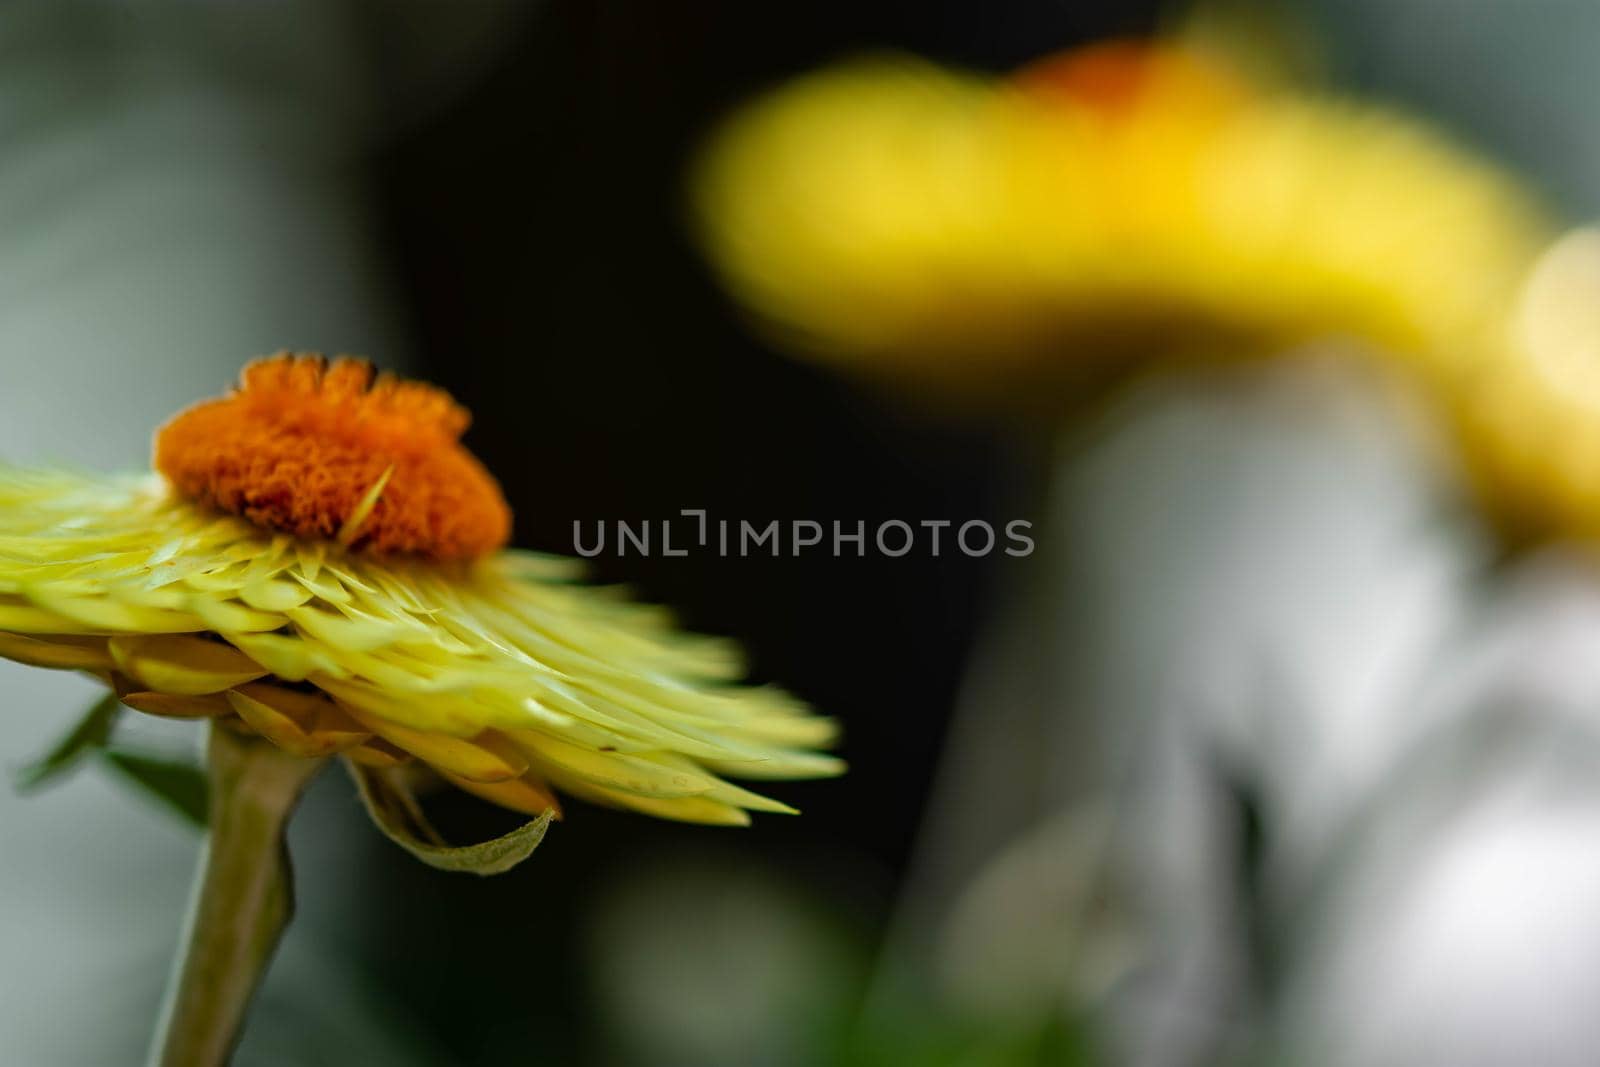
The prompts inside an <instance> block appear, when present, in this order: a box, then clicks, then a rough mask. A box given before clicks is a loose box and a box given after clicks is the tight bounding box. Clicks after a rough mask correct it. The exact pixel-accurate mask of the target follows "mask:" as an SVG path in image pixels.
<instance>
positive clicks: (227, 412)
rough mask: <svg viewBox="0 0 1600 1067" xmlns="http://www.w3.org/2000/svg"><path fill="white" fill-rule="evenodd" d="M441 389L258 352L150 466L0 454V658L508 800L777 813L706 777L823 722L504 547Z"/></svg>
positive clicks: (794, 774) (806, 754)
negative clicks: (84, 468) (56, 466)
mask: <svg viewBox="0 0 1600 1067" xmlns="http://www.w3.org/2000/svg"><path fill="white" fill-rule="evenodd" d="M466 424H467V415H466V413H465V411H463V410H462V409H461V408H460V407H458V406H457V405H455V404H454V403H453V402H452V401H451V400H450V398H449V397H448V396H446V395H445V394H444V393H443V392H441V391H439V390H437V389H433V388H431V387H429V386H425V385H421V384H417V383H412V382H402V381H399V380H397V379H394V378H391V377H388V376H385V375H376V376H375V375H374V374H373V372H372V371H371V369H370V368H369V367H368V366H367V365H366V364H364V363H360V362H357V361H353V360H339V361H336V362H333V363H331V364H330V363H328V362H327V361H325V360H322V359H321V358H319V357H308V356H296V355H280V356H277V357H274V358H271V359H268V360H264V361H261V362H258V363H256V364H253V365H252V366H250V367H249V368H247V369H246V370H245V372H244V375H243V379H242V383H241V386H240V388H239V389H238V390H237V391H236V392H235V393H233V394H232V395H230V396H228V397H226V398H223V399H221V400H215V401H210V402H207V403H204V404H201V405H198V406H197V407H194V408H191V409H190V410H189V411H186V412H184V413H183V414H181V415H179V416H178V417H177V418H175V419H174V420H172V421H171V422H170V423H168V424H167V426H165V427H164V428H163V429H162V430H161V431H160V433H159V434H158V436H157V440H156V466H157V468H158V472H159V473H157V474H153V475H144V476H138V477H131V478H105V477H91V476H84V475H79V474H68V473H62V472H48V471H37V470H23V469H17V468H13V467H0V656H5V657H8V658H11V659H15V660H20V661H22V662H24V663H31V664H36V665H39V666H45V667H56V668H66V669H75V670H81V671H87V672H90V673H92V674H94V675H96V676H98V677H100V678H102V679H103V680H104V681H105V682H106V683H107V684H108V685H110V686H111V687H112V688H113V689H114V691H115V692H116V694H117V695H118V697H119V698H120V699H121V701H122V702H123V703H124V704H126V705H128V706H129V707H132V708H135V709H138V710H141V711H144V712H148V713H150V714H153V715H162V716H176V717H180V718H215V719H220V720H223V721H225V722H226V723H228V724H230V725H232V726H234V727H235V728H237V729H239V730H241V731H247V732H250V733H254V734H258V735H260V736H261V737H263V738H265V739H266V740H268V741H270V742H272V743H273V744H275V745H277V746H278V747H280V748H282V749H284V750H286V751H288V752H291V753H295V754H297V755H303V756H306V757H319V756H325V755H329V754H332V753H342V754H343V755H344V756H345V757H346V758H347V759H349V760H351V761H353V762H355V763H358V764H364V765H368V766H393V765H395V764H398V763H402V762H406V761H410V760H413V759H414V760H416V761H419V762H421V763H422V764H425V765H427V766H428V767H431V768H432V769H433V770H435V771H437V772H438V773H439V775H441V776H442V777H444V778H445V779H447V780H448V781H450V782H453V783H455V784H456V785H458V786H460V787H461V788H463V789H465V790H468V791H469V792H472V793H476V794H478V795H479V796H482V797H484V798H486V799H488V800H491V801H493V802H495V803H497V804H501V805H504V806H505V807H508V808H512V809H515V810H518V811H524V812H529V813H535V814H536V813H541V812H544V811H546V810H549V809H552V808H556V807H557V806H558V805H557V801H556V798H555V796H554V792H553V791H554V790H559V791H561V792H565V793H568V794H571V795H573V796H578V797H582V798H584V799H588V800H593V801H596V802H598V803H602V804H608V805H612V806H616V807H622V808H628V809H631V810H634V811H640V812H644V813H647V814H651V815H658V816H662V817H665V818H672V819H683V820H688V821H696V822H707V823H734V824H736V823H743V822H746V821H748V817H747V815H746V811H747V810H760V811H783V810H788V809H786V808H785V806H784V805H782V804H780V803H778V802H776V801H772V800H769V799H766V798H764V797H761V796H759V795H757V794H755V793H752V792H749V791H747V790H745V789H742V788H739V787H737V786H735V785H733V784H732V783H730V782H728V781H726V780H724V778H723V777H722V776H723V775H725V774H726V775H730V776H737V777H747V778H798V777H810V776H818V775H827V774H834V773H837V772H838V771H839V770H841V769H842V764H840V763H839V761H838V760H836V759H835V758H833V757H831V756H828V755H824V754H821V753H819V752H817V751H815V749H816V748H817V747H818V746H824V745H826V744H827V743H829V742H830V741H831V739H832V738H833V735H834V727H833V724H832V723H831V722H830V721H829V720H826V719H822V718H818V717H816V716H814V715H812V714H811V713H810V712H809V711H808V710H807V709H806V708H805V707H804V706H803V705H802V704H800V703H799V702H798V701H796V700H794V699H793V698H791V697H789V696H788V695H787V694H785V693H783V692H781V691H778V690H775V689H770V688H750V687H742V686H738V685H734V684H732V683H733V681H734V680H735V679H736V678H737V676H738V674H739V673H740V670H741V666H740V662H739V657H738V655H737V654H736V651H735V650H734V649H732V648H731V647H730V646H728V645H727V644H725V643H723V642H720V641H715V640H710V639H705V638H697V637H690V636H685V635H683V634H680V633H678V632H676V631H675V630H674V629H673V627H672V624H671V620H670V619H669V618H668V617H667V616H666V615H665V614H664V613H662V612H660V611H658V610H655V609H651V608H648V607H642V606H639V605H635V604H631V603H629V602H627V601H626V600H624V599H623V598H621V597H619V596H617V595H616V594H615V593H613V592H612V591H609V590H606V589H596V588H591V587H586V586H583V585H580V584H576V583H575V579H576V578H577V577H578V576H579V567H578V565H577V564H576V563H575V562H574V561H571V560H567V559H563V558H559V557H552V556H543V555H536V554H533V553H528V552H519V551H512V550H500V551H495V550H496V549H497V548H498V546H499V545H501V544H502V543H503V542H504V541H505V540H506V537H507V534H508V532H509V527H510V514H509V510H508V509H507V507H506V505H505V502H504V500H503V499H502V497H501V495H500V491H499V488H498V487H497V486H496V484H495V482H494V481H493V479H492V478H491V477H490V476H489V474H488V473H487V472H486V471H485V470H484V469H483V467H482V466H481V465H480V464H479V463H478V462H477V461H476V460H475V459H474V458H473V457H472V456H471V455H470V454H469V453H468V452H467V451H466V450H465V449H463V448H462V447H461V445H460V444H459V443H458V440H457V439H458V437H459V435H460V434H461V432H462V430H463V429H465V427H466Z"/></svg>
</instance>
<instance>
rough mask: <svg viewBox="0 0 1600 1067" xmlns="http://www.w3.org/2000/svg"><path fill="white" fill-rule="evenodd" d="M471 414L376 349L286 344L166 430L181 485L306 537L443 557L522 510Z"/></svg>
mask: <svg viewBox="0 0 1600 1067" xmlns="http://www.w3.org/2000/svg"><path fill="white" fill-rule="evenodd" d="M470 421H471V416H470V415H469V414H468V413H467V411H466V409H465V408H463V407H461V406H460V405H459V404H457V403H455V402H454V401H453V400H451V399H450V396H449V394H447V393H445V392H444V391H443V390H442V389H436V388H434V387H433V386H431V385H425V384H423V383H421V382H410V381H404V380H402V379H399V378H395V377H393V376H392V375H389V374H377V373H376V372H375V371H374V369H373V367H372V365H371V364H370V363H367V362H366V361H365V360H357V359H348V358H340V359H336V360H334V361H333V362H332V363H330V362H329V361H328V360H326V359H324V358H323V357H321V356H313V355H303V354H293V353H280V354H279V355H276V356H272V357H270V358H267V359H262V360H257V361H256V362H254V363H252V364H250V365H249V366H248V367H246V368H245V369H244V372H243V374H241V375H240V384H239V388H238V389H236V390H235V391H234V392H233V393H232V394H230V395H228V396H225V397H222V398H220V399H217V400H207V401H204V402H202V403H199V404H196V405H195V406H194V407H191V408H189V409H188V410H186V411H183V412H181V413H179V414H178V415H177V416H176V417H174V418H173V419H172V420H171V421H170V422H168V423H167V424H166V425H165V426H163V427H162V428H161V429H160V430H159V431H157V433H156V441H155V466H156V469H157V470H158V471H160V472H161V473H162V474H163V475H165V476H166V477H167V480H168V481H170V482H171V483H172V485H173V486H174V487H175V488H176V489H177V490H178V492H180V493H182V494H183V495H184V496H186V497H188V498H190V499H192V500H195V501H197V502H199V503H202V504H205V505H208V506H210V507H215V508H220V509H221V510H223V511H228V512H232V513H233V514H235V515H241V516H243V517H244V518H246V519H249V520H250V521H251V522H253V523H256V524H257V525H259V526H264V527H267V528H268V529H272V530H281V531H283V532H284V533H290V534H293V535H295V536H296V537H304V538H325V539H337V540H338V541H340V542H341V543H343V544H345V545H348V546H350V547H351V548H357V549H363V550H366V551H370V552H374V553H378V554H383V555H389V554H405V555H415V556H421V557H425V558H428V559H434V560H460V559H472V558H475V557H477V556H481V555H484V554H486V553H489V552H492V551H494V550H495V549H497V548H499V547H500V546H501V545H503V544H505V542H506V540H507V539H508V538H509V537H510V534H511V509H510V508H509V507H507V506H506V502H505V498H504V496H502V495H501V493H500V487H499V485H498V484H496V482H495V480H494V478H493V477H492V476H491V475H490V474H489V472H488V471H487V470H485V469H484V467H483V465H482V464H481V463H479V462H478V461H477V459H476V458H474V457H473V455H472V454H471V453H470V452H468V451H467V450H466V449H465V448H464V447H462V445H461V443H460V437H461V434H462V433H463V432H464V431H465V430H466V428H467V425H468V423H469V422H470Z"/></svg>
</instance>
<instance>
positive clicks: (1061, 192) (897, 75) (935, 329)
mask: <svg viewBox="0 0 1600 1067" xmlns="http://www.w3.org/2000/svg"><path fill="white" fill-rule="evenodd" d="M692 191H693V199H694V205H695V209H696V216H697V219H698V221H699V224H700V231H701V234H702V237H703V241H704V244H705V247H706V248H707V250H708V253H709V255H710V258H711V259H712V261H713V263H714V264H715V265H716V266H717V267H718V268H719V270H720V271H721V273H722V275H723V277H724V278H725V279H726V282H727V284H728V286H729V287H730V289H731V290H732V291H733V292H734V293H735V294H736V295H737V296H738V297H739V298H740V299H741V301H742V302H743V303H745V304H746V305H747V306H748V307H749V308H750V309H751V310H752V311H753V312H755V313H756V314H757V315H758V316H759V317H760V318H761V319H762V320H763V321H764V322H765V323H767V324H768V325H769V326H770V327H771V328H773V329H774V330H775V331H777V332H778V333H779V335H780V337H781V338H782V339H783V340H785V341H787V342H789V343H792V344H793V345H795V346H796V347H799V348H801V349H802V350H804V351H806V352H807V353H809V354H812V355H814V356H817V357H818V358H823V359H827V360H831V361H834V362H838V363H841V364H846V365H850V366H857V367H863V368H867V369H871V370H881V371H887V372H890V373H897V374H900V375H902V376H903V377H906V378H909V379H912V380H922V381H933V382H936V383H942V384H944V385H946V386H955V387H957V388H959V389H961V390H963V391H965V392H969V393H970V392H974V391H983V390H986V389H993V388H995V387H996V385H997V383H998V384H1000V385H1002V386H1008V387H1010V388H1013V389H1015V388H1017V387H1018V384H1017V383H1019V382H1024V381H1025V380H1028V382H1029V384H1030V385H1031V384H1032V383H1033V380H1032V379H1029V376H1037V375H1039V374H1040V373H1047V374H1049V375H1051V376H1054V377H1057V378H1059V377H1060V376H1061V375H1063V374H1067V375H1072V374H1080V375H1081V374H1084V373H1088V372H1092V371H1095V370H1096V364H1097V363H1105V364H1109V365H1110V366H1111V367H1112V368H1113V369H1115V368H1116V367H1120V366H1124V365H1126V363H1127V361H1128V359H1129V357H1130V356H1134V355H1137V356H1139V357H1144V356H1148V355H1190V354H1202V355H1209V354H1213V353H1222V354H1236V353H1249V352H1266V351H1272V350H1277V349H1281V348H1283V347H1285V346H1287V345H1291V344H1294V343H1296V342H1298V341H1302V340H1307V339H1314V338H1318V337H1322V336H1327V335H1341V336H1354V337H1358V338H1361V339H1364V340H1366V341H1368V342H1371V343H1373V344H1374V345H1377V346H1380V347H1382V348H1383V349H1384V350H1385V351H1388V352H1392V353H1394V354H1397V355H1400V356H1402V357H1406V359H1407V365H1409V366H1410V367H1411V368H1413V369H1415V370H1418V371H1421V372H1422V373H1423V374H1424V375H1425V376H1428V377H1442V378H1443V379H1448V380H1451V381H1453V380H1454V379H1455V377H1456V376H1458V375H1459V374H1461V373H1463V370H1464V367H1465V366H1466V365H1470V364H1472V363H1474V362H1475V361H1478V360H1481V359H1483V358H1485V356H1484V352H1483V349H1484V348H1485V346H1486V345H1492V344H1493V343H1494V339H1495V338H1497V337H1498V336H1499V335H1498V333H1497V332H1496V331H1497V330H1498V328H1499V326H1500V324H1501V323H1503V321H1504V318H1505V315H1506V312H1507V310H1508V301H1509V299H1510V297H1511V294H1513V293H1514V292H1515V290H1516V287H1517V284H1518V282H1519V280H1520V278H1521V277H1522V275H1523V274H1524V272H1525V271H1526V269H1527V267H1528V265H1529V263H1530V262H1531V260H1532V258H1533V256H1534V255H1535V254H1536V252H1537V250H1538V248H1539V247H1540V246H1541V245H1542V243H1543V242H1544V240H1545V236H1546V234H1545V230H1544V224H1543V222H1542V221H1541V219H1540V216H1539V212H1538V210H1537V209H1536V208H1535V207H1534V206H1533V204H1532V203H1531V201H1530V199H1529V197H1527V196H1526V195H1525V194H1524V193H1523V192H1522V191H1521V190H1520V189H1519V188H1518V187H1517V185H1516V184H1515V183H1514V182H1513V181H1512V180H1510V179H1509V178H1508V177H1506V176H1505V175H1503V174H1501V173H1500V172H1498V171H1497V170H1495V169H1494V168H1492V167H1490V166H1489V165H1487V164H1485V163H1483V162H1481V161H1480V160H1478V159H1476V158H1475V157H1473V156H1472V155H1470V154H1468V153H1467V152H1464V151H1462V150H1461V149H1458V148H1457V147H1455V146H1454V145H1453V144H1451V143H1450V142H1449V141H1448V140H1447V139H1446V138H1444V137H1442V136H1441V135H1440V134H1438V133H1437V132H1435V131H1434V130H1432V129H1430V128H1428V127H1426V126H1424V125H1422V124H1421V123H1418V122H1416V121H1414V120H1411V119H1407V118H1404V117H1401V116H1398V115H1395V114H1392V113H1389V112H1386V111H1383V110H1380V109H1378V108H1375V107H1370V106H1365V105H1359V104H1353V103H1349V102H1346V101H1342V100H1338V99H1330V98H1324V97H1321V96H1317V95H1314V94H1308V93H1294V92H1284V91H1277V90H1269V89H1267V88H1264V87H1261V86H1257V85H1253V84H1251V83H1250V82H1249V81H1247V80H1246V79H1245V78H1244V77H1243V75H1241V74H1239V73H1237V72H1235V71H1233V70H1231V69H1229V68H1227V67H1225V66H1223V65H1221V64H1219V63H1217V62H1216V61H1214V60H1212V59H1210V58H1207V57H1205V56H1203V55H1201V54H1199V53H1198V52H1194V51H1187V50H1185V49H1183V48H1181V47H1179V46H1178V45H1175V44H1174V45H1163V44H1135V43H1113V44H1107V45H1100V46H1096V47H1093V48H1089V49H1085V50H1081V51H1078V52H1073V53H1068V54H1066V55H1065V56H1063V57H1060V58H1056V59H1051V60H1047V61H1045V62H1044V63H1042V64H1039V65H1036V66H1034V67H1032V68H1028V69H1026V70H1024V71H1023V72H1021V73H1020V74H1019V75H1018V76H1017V77H1014V78H1012V79H1009V80H1005V81H995V80H990V79H985V78H980V77H975V76H969V75H963V74H957V73H952V72H949V71H945V70H942V69H939V68H937V67H933V66H931V65H927V64H922V63H916V62H912V61H906V60H895V59H872V60H863V61H857V62H855V63H851V64H847V65H845V66H842V67H839V68H835V69H832V70H826V71H823V72H821V73H818V74H813V75H810V76H808V77H804V78H802V79H800V80H798V81H796V82H795V83H793V84H791V85H789V86H787V87H784V88H781V89H779V90H778V91H776V92H775V93H773V94H772V95H770V96H768V97H767V98H765V99H762V100H758V101H756V102H755V103H754V104H752V105H750V106H749V107H747V108H746V109H745V110H743V111H742V112H740V113H738V114H736V115H735V116H734V117H733V119H732V120H731V121H730V122H729V123H728V124H727V125H726V126H725V128H724V129H723V130H722V131H721V132H720V133H719V135H718V136H716V137H715V138H714V140H713V142H712V143H711V144H710V146H709V148H708V149H707V151H706V153H705V155H704V157H703V159H702V160H701V161H700V163H699V165H698V167H697V169H696V171H695V174H694V177H693V188H692Z"/></svg>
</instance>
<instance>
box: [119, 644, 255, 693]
mask: <svg viewBox="0 0 1600 1067" xmlns="http://www.w3.org/2000/svg"><path fill="white" fill-rule="evenodd" d="M111 656H112V658H113V659H114V660H116V663H117V666H118V667H119V668H120V669H121V670H122V671H123V673H125V674H128V675H131V676H132V677H134V678H136V679H138V680H139V681H141V682H143V683H144V684H145V685H147V686H149V687H150V688H151V689H154V690H156V691H158V692H162V693H176V694H178V695H179V696H198V695H200V694H203V693H220V692H222V691H223V690H225V689H231V688H233V687H234V686H236V685H240V684H242V683H244V682H249V681H253V680H255V679H257V678H260V677H261V676H262V675H264V674H266V673H267V671H266V669H265V668H264V667H262V666H261V664H259V663H257V662H256V661H255V660H253V659H251V658H250V657H249V656H246V655H245V654H244V653H243V652H240V651H239V650H238V649H236V648H234V647H233V646H231V645H224V644H221V643H220V642H217V641H207V640H205V639H204V638H199V637H190V636H187V635H183V634H158V635H150V636H139V637H114V638H112V639H111Z"/></svg>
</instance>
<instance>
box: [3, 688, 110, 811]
mask: <svg viewBox="0 0 1600 1067" xmlns="http://www.w3.org/2000/svg"><path fill="white" fill-rule="evenodd" d="M121 710H122V705H121V704H120V703H118V701H117V697H116V694H114V693H107V694H106V695H105V696H104V697H102V698H101V699H100V700H98V701H96V702H95V704H94V706H93V707H91V708H90V709H89V710H88V711H87V712H85V713H84V715H83V718H81V719H79V720H78V723H77V725H75V726H74V727H73V728H72V730H71V731H70V732H68V734H67V735H66V736H65V737H63V738H62V739H61V740H60V741H59V742H57V744H56V746H55V747H54V748H52V749H51V750H50V751H49V752H47V753H46V754H45V755H44V756H42V757H41V758H40V759H39V760H37V761H36V762H34V763H32V764H30V765H28V766H27V767H24V768H22V770H20V771H18V772H17V778H16V781H17V788H18V789H23V790H29V789H38V788H39V787H40V786H43V785H46V784H48V783H49V782H51V781H52V780H54V779H56V778H58V777H60V776H61V775H62V774H65V773H66V772H67V771H69V770H71V769H72V768H73V767H75V766H76V765H77V763H78V761H79V760H81V759H82V758H83V757H84V756H85V755H86V754H88V753H89V752H91V751H93V750H95V749H97V748H104V747H105V745H106V742H107V741H109V740H110V738H111V728H112V727H113V726H115V725H116V722H117V715H118V713H119V712H121Z"/></svg>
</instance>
